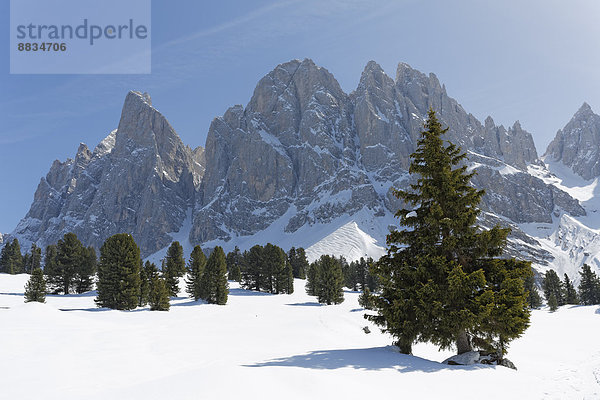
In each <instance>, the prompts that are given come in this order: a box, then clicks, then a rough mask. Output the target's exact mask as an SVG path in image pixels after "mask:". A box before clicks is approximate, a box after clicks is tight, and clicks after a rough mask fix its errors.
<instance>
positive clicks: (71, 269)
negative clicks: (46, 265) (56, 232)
mask: <svg viewBox="0 0 600 400" xmlns="http://www.w3.org/2000/svg"><path fill="white" fill-rule="evenodd" d="M83 259H84V247H83V245H82V244H81V242H80V241H79V239H77V235H75V234H74V233H72V232H69V233H66V234H65V235H64V236H63V238H62V239H60V240H59V241H58V244H57V245H56V261H57V265H58V269H57V272H58V274H59V275H60V279H57V282H60V283H59V285H60V287H59V288H58V289H59V291H61V292H63V293H64V294H69V293H70V292H71V290H72V289H74V287H73V286H75V278H76V276H77V274H78V271H79V270H80V268H81V265H82V264H83Z"/></svg>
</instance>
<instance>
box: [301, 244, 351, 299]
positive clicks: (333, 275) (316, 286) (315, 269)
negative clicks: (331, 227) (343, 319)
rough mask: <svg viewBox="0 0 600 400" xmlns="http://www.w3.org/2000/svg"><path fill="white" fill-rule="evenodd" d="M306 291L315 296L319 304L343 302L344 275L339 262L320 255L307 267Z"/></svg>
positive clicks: (330, 257)
mask: <svg viewBox="0 0 600 400" xmlns="http://www.w3.org/2000/svg"><path fill="white" fill-rule="evenodd" d="M308 277H309V281H308V282H307V285H306V291H307V293H308V294H309V295H312V296H317V299H318V301H319V303H323V304H327V305H331V304H339V303H341V302H343V301H344V290H343V285H344V275H343V273H342V263H341V260H339V259H336V258H335V257H332V256H329V255H322V256H321V258H319V259H318V260H317V261H315V262H314V263H313V264H311V265H310V267H309V274H308Z"/></svg>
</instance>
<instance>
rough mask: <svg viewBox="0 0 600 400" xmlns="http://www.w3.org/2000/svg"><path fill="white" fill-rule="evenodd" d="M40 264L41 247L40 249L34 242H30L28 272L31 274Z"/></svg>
mask: <svg viewBox="0 0 600 400" xmlns="http://www.w3.org/2000/svg"><path fill="white" fill-rule="evenodd" d="M41 264H42V249H40V248H39V247H38V246H37V245H36V244H35V243H32V244H31V250H30V257H29V269H28V271H27V273H28V274H32V273H33V271H34V270H35V269H36V268H40V267H41Z"/></svg>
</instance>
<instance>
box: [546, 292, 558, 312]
mask: <svg viewBox="0 0 600 400" xmlns="http://www.w3.org/2000/svg"><path fill="white" fill-rule="evenodd" d="M548 307H549V308H550V311H552V312H554V311H556V310H557V309H558V300H557V299H556V294H555V293H551V294H550V297H549V298H548Z"/></svg>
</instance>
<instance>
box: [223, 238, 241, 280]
mask: <svg viewBox="0 0 600 400" xmlns="http://www.w3.org/2000/svg"><path fill="white" fill-rule="evenodd" d="M242 257H243V256H242V252H241V251H240V249H239V247H237V246H235V249H233V251H230V252H229V253H227V259H226V260H227V278H228V279H229V280H230V281H237V282H241V280H242Z"/></svg>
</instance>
